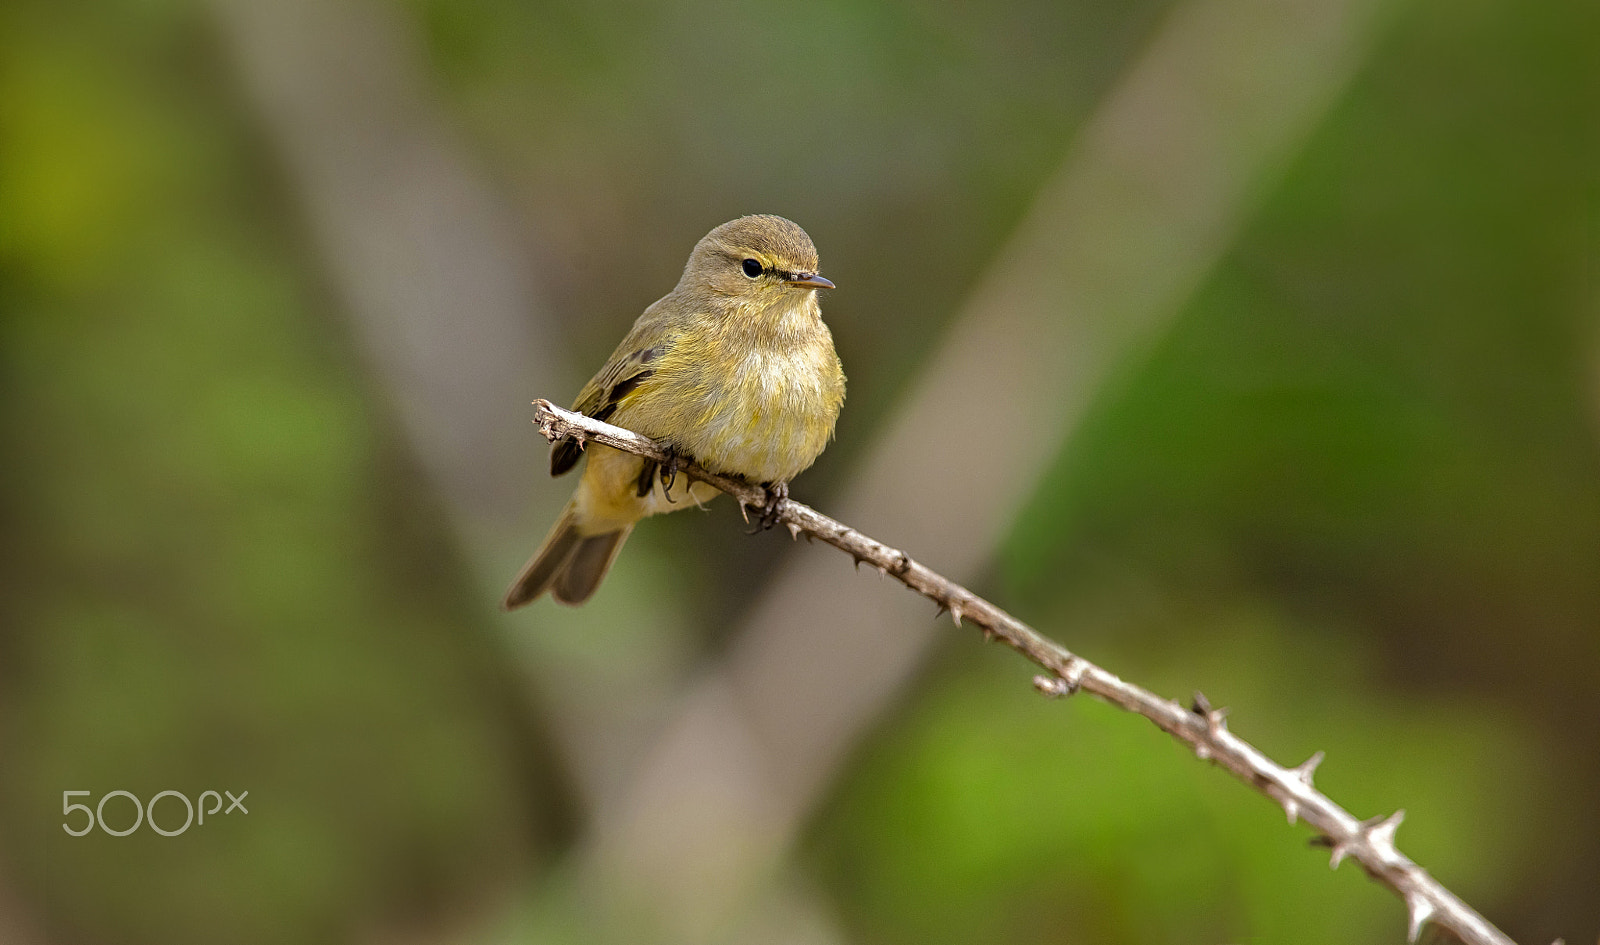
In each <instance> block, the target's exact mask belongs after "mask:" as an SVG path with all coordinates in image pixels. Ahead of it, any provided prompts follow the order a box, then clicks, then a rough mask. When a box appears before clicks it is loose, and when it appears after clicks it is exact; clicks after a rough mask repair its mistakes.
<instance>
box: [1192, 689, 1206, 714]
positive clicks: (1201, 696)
mask: <svg viewBox="0 0 1600 945" xmlns="http://www.w3.org/2000/svg"><path fill="white" fill-rule="evenodd" d="M1189 711H1191V712H1193V713H1194V714H1195V715H1210V714H1211V700H1210V699H1207V698H1206V694H1205V693H1203V692H1201V691H1200V690H1198V689H1196V690H1195V691H1194V704H1193V706H1192V707H1191V708H1190V710H1189Z"/></svg>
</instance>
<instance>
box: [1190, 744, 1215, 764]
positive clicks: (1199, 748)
mask: <svg viewBox="0 0 1600 945" xmlns="http://www.w3.org/2000/svg"><path fill="white" fill-rule="evenodd" d="M1194 756H1195V757H1196V758H1199V759H1200V760H1201V761H1210V760H1211V746H1210V745H1196V746H1194Z"/></svg>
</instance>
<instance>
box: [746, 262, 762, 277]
mask: <svg viewBox="0 0 1600 945" xmlns="http://www.w3.org/2000/svg"><path fill="white" fill-rule="evenodd" d="M744 274H745V275H747V276H749V277H750V278H752V279H754V278H756V277H758V276H760V275H761V261H760V260H758V259H746V260H745V261H744Z"/></svg>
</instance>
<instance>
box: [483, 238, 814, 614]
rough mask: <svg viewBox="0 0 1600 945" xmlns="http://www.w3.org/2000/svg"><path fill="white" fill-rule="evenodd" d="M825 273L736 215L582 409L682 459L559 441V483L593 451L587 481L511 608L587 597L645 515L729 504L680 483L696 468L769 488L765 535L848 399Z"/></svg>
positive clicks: (576, 406) (695, 484)
mask: <svg viewBox="0 0 1600 945" xmlns="http://www.w3.org/2000/svg"><path fill="white" fill-rule="evenodd" d="M818 269H819V265H818V261H817V250H816V246H815V245H813V244H812V242H811V237H809V236H807V235H806V232H805V230H803V229H801V228H800V227H799V226H798V225H797V224H795V223H793V222H792V221H790V220H787V219H784V218H783V217H779V216H773V215H770V214H753V215H750V216H743V217H740V218H738V219H736V220H731V221H729V222H727V223H724V224H722V225H721V226H718V227H716V228H715V229H713V230H712V231H711V232H709V233H707V234H706V235H705V236H704V237H703V238H701V240H700V241H699V242H698V243H696V244H695V247H694V250H693V251H692V252H691V253H690V254H689V261H688V263H687V264H686V265H685V266H684V269H683V276H682V278H680V279H679V280H678V284H677V285H676V286H675V287H673V289H672V291H671V292H668V293H667V294H666V295H664V296H662V297H661V298H660V299H658V300H657V301H656V302H655V303H653V304H652V305H650V307H648V308H646V309H645V310H644V313H643V314H642V315H640V316H639V318H638V320H637V321H635V322H634V324H633V328H632V330H631V331H629V332H628V334H627V336H626V337H624V338H623V339H622V342H621V344H619V345H617V348H616V350H615V351H613V352H612V353H611V357H610V358H608V359H607V360H606V363H605V366H604V367H602V368H601V369H600V370H599V371H598V372H597V373H596V374H595V375H594V377H593V378H591V379H590V380H589V383H587V384H585V385H584V386H583V389H582V390H581V391H580V392H579V393H578V396H577V398H576V400H574V401H573V404H572V409H573V410H574V411H576V412H578V413H582V414H585V415H587V416H590V417H593V418H594V419H596V420H604V421H607V422H610V423H613V424H616V425H617V426H621V427H625V428H627V429H630V430H633V431H634V432H636V433H640V434H642V435H644V436H648V437H650V438H652V439H655V440H657V441H659V442H661V443H663V444H664V445H665V446H666V448H667V450H668V455H669V459H668V461H667V462H665V463H658V462H657V461H655V460H648V459H645V458H644V457H641V456H638V455H635V454H632V453H628V452H624V451H621V450H617V449H613V448H611V447H608V446H603V445H600V444H596V443H590V444H588V446H587V448H585V447H584V445H583V444H582V443H580V442H578V441H577V440H575V439H573V438H571V437H567V438H563V439H560V440H557V441H556V442H555V443H554V444H552V446H551V451H550V474H551V475H553V476H560V475H562V474H563V473H566V472H568V471H570V470H572V469H573V468H574V467H575V466H576V465H577V464H578V462H579V460H580V459H582V458H584V457H585V456H586V457H587V459H586V463H585V465H584V470H583V475H582V477H581V478H580V479H579V481H578V486H577V489H576V490H575V491H574V493H573V495H572V498H571V500H569V501H568V502H567V505H566V507H565V508H564V509H563V510H562V512H561V515H560V517H558V518H557V519H556V523H555V525H554V526H553V527H552V528H551V529H550V533H549V535H548V536H547V537H546V538H545V540H544V543H543V544H542V545H540V547H539V550H538V551H537V552H535V553H534V555H533V557H532V558H530V559H529V560H528V563H527V564H526V565H525V566H524V567H523V569H522V571H521V572H520V573H519V574H518V575H517V577H516V579H515V580H514V581H512V583H511V587H510V588H509V589H508V590H507V591H506V595H505V599H504V600H503V601H502V607H503V608H504V609H506V610H512V609H514V608H517V607H521V606H523V605H524V604H528V603H531V602H533V601H535V600H537V599H538V598H540V597H541V596H543V595H544V594H545V593H546V592H548V593H549V594H550V595H551V597H553V598H554V599H555V600H557V601H559V602H560V603H563V604H569V605H578V604H582V603H583V602H585V601H587V600H588V599H589V598H590V597H591V596H593V594H594V592H595V590H596V589H597V588H598V587H599V586H600V582H601V580H602V579H603V578H604V577H605V576H606V572H607V571H609V570H610V569H611V563H612V562H613V561H615V560H616V557H617V552H618V551H620V550H621V548H622V545H623V543H624V542H625V541H627V539H628V535H629V534H630V533H631V532H632V531H633V527H634V525H635V524H636V523H637V522H638V521H639V520H640V519H643V518H646V517H648V516H651V515H657V514H661V513H664V512H671V511H675V510H677V509H681V508H685V507H687V506H688V505H690V504H695V505H698V504H700V503H702V502H704V501H706V500H708V499H710V498H712V497H714V496H715V495H717V490H716V489H715V488H713V487H711V486H709V485H707V484H706V483H703V482H699V481H691V480H690V479H689V477H688V476H678V475H677V470H678V468H679V467H680V466H682V465H684V464H687V463H690V462H693V463H697V464H699V465H700V466H702V467H703V468H705V469H707V470H709V471H711V472H716V473H722V474H724V475H728V476H736V477H739V478H742V479H744V480H745V481H747V482H751V483H755V484H759V485H761V486H763V487H764V488H765V489H766V491H767V503H766V506H765V514H764V515H763V522H762V524H763V525H764V526H765V527H771V525H772V524H773V523H774V522H775V521H776V513H777V511H778V507H779V504H780V503H781V502H782V501H783V500H785V499H786V498H787V496H788V491H789V483H790V481H791V480H793V479H794V477H795V476H797V475H799V474H800V473H801V472H802V471H804V470H805V469H807V468H808V467H810V466H811V464H812V463H813V462H815V461H816V459H817V457H818V456H819V455H821V453H822V451H823V449H824V448H825V447H826V446H827V445H828V442H829V440H831V439H832V437H833V433H834V425H835V423H836V422H837V420H838V417H839V410H840V408H841V407H842V406H843V403H844V394H845V377H844V369H843V367H842V366H841V364H840V363H839V356H838V354H837V353H836V352H835V350H834V345H833V335H832V333H831V332H829V330H828V326H827V325H826V324H824V322H823V321H822V309H821V306H820V305H819V303H818V298H817V294H818V290H821V289H832V288H834V284H833V283H832V282H831V281H829V280H828V279H825V278H823V277H822V275H821V274H820V273H819V272H818Z"/></svg>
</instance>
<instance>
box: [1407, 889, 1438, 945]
mask: <svg viewBox="0 0 1600 945" xmlns="http://www.w3.org/2000/svg"><path fill="white" fill-rule="evenodd" d="M1433 913H1434V907H1433V903H1431V902H1429V901H1428V900H1426V899H1424V898H1422V894H1421V893H1420V892H1412V893H1409V894H1408V895H1407V896H1406V914H1407V917H1408V918H1409V919H1410V922H1409V924H1408V925H1407V926H1406V941H1408V942H1415V941H1416V940H1417V936H1419V935H1421V934H1422V926H1423V925H1424V924H1425V923H1426V922H1427V921H1428V920H1429V919H1431V918H1433Z"/></svg>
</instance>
